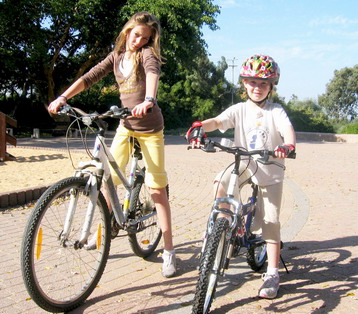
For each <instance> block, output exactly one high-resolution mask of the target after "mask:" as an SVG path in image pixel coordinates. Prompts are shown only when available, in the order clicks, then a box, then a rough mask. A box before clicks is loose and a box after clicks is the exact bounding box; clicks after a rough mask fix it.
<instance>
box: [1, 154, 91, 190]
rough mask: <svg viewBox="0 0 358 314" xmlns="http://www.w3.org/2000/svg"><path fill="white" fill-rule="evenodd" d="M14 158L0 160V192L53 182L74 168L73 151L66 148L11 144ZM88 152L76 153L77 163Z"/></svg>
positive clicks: (69, 173) (68, 173) (75, 160)
mask: <svg viewBox="0 0 358 314" xmlns="http://www.w3.org/2000/svg"><path fill="white" fill-rule="evenodd" d="M7 152H8V153H9V154H11V155H13V156H14V157H16V160H14V161H6V162H1V163H0V173H1V176H0V193H5V192H10V191H16V190H23V189H27V188H31V187H37V186H44V185H50V184H51V183H54V182H56V181H58V180H60V179H62V178H65V177H68V176H71V175H72V174H73V172H74V168H73V167H72V164H71V160H70V158H69V154H68V153H67V151H64V150H53V149H37V148H22V147H20V148H17V147H10V148H8V149H7ZM85 157H86V155H85V154H84V153H72V158H73V160H74V165H77V163H78V162H79V161H80V160H81V159H84V158H85Z"/></svg>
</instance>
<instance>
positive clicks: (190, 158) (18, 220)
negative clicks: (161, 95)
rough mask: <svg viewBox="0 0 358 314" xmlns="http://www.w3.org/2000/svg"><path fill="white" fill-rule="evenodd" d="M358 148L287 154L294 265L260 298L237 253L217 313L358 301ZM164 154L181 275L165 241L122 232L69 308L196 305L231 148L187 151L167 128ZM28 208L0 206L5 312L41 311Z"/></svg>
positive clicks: (288, 255)
mask: <svg viewBox="0 0 358 314" xmlns="http://www.w3.org/2000/svg"><path fill="white" fill-rule="evenodd" d="M59 142H61V140H59ZM46 143H47V142H46ZM46 143H44V144H46ZM61 143H62V142H61ZM61 143H59V144H58V145H57V146H56V147H59V146H60V145H61ZM44 144H43V145H44ZM53 144H54V143H52V145H53ZM20 145H27V144H25V143H21V144H20ZM28 145H34V143H33V141H32V142H31V141H29V143H28ZM36 145H38V146H39V145H40V144H39V141H37V142H36ZM337 151H339V154H336V153H335V152H337ZM357 151H358V144H352V145H348V144H341V143H314V142H302V143H299V144H298V152H299V154H298V159H297V160H295V161H288V163H287V166H288V170H287V173H286V174H287V179H286V180H285V184H284V204H283V205H284V206H283V209H282V214H281V216H282V224H283V231H282V233H283V239H284V240H285V242H286V245H285V248H284V250H283V256H284V258H285V260H286V262H287V264H288V268H289V270H290V274H286V273H285V272H284V270H283V269H281V281H282V285H281V289H280V292H279V295H278V298H277V299H275V300H260V299H258V298H257V297H256V294H257V290H258V288H259V286H260V285H261V280H260V274H257V273H253V272H252V271H250V269H249V268H248V266H247V264H246V262H245V260H244V259H243V258H236V259H234V260H233V262H232V264H231V267H230V269H229V271H228V272H227V274H226V276H225V277H224V279H223V280H222V281H221V283H220V284H219V287H218V293H217V298H216V299H215V301H214V303H213V306H212V313H267V312H269V313H271V312H285V313H328V312H333V313H347V312H351V313H353V312H355V311H356V309H357V308H358V291H357V281H358V258H357V257H358V249H357V243H358V236H357V231H356V230H357V225H358V213H357V199H358V192H357V187H356V182H357V179H358V177H357V174H358V171H357V170H358V169H357V166H356V163H355V160H356V152H357ZM35 153H36V152H34V154H35ZM166 154H167V155H166V156H167V170H168V173H169V180H170V186H171V197H170V201H171V206H172V212H173V225H174V237H175V244H176V250H177V256H178V259H179V260H178V276H177V277H175V278H171V279H165V278H162V276H161V274H160V267H161V258H160V257H159V256H158V254H159V250H158V251H156V252H155V254H154V255H153V256H152V257H150V258H149V259H148V260H143V259H140V258H138V257H136V256H133V254H132V253H131V250H130V248H129V245H128V242H127V239H126V238H121V239H115V240H114V241H113V242H112V246H111V252H110V258H109V261H108V264H107V267H106V270H105V273H104V275H103V277H102V279H101V281H100V283H99V286H98V288H96V289H95V291H94V292H93V294H92V295H91V296H90V297H89V299H88V300H87V302H86V303H85V304H84V305H83V306H81V307H80V308H78V309H77V310H75V311H73V312H72V313H169V312H170V313H190V308H191V307H190V306H191V302H192V298H193V291H194V290H195V283H196V278H197V271H196V266H197V264H198V254H199V250H200V245H201V242H200V239H201V235H202V233H203V231H204V228H205V222H206V219H207V215H208V209H209V208H210V204H211V200H212V196H211V188H212V185H211V182H212V178H213V176H214V175H215V174H216V172H217V171H218V170H219V169H221V168H222V167H223V166H224V165H227V163H228V161H229V159H228V158H229V157H228V156H226V155H225V154H210V155H209V154H205V153H203V152H201V151H197V150H195V151H193V150H191V151H187V150H186V149H185V143H184V142H183V140H182V139H180V138H177V137H167V146H166ZM338 156H339V158H337V157H338ZM353 182H354V183H355V184H353ZM28 215H29V210H26V209H22V208H19V209H14V210H10V211H6V212H2V213H1V220H0V237H1V242H0V243H1V244H0V253H1V256H2V257H1V261H0V266H1V271H0V290H1V301H0V313H24V312H26V313H42V312H43V311H42V310H40V309H39V308H38V307H37V306H36V305H35V304H34V302H33V301H32V300H29V299H28V294H27V292H26V290H25V288H24V285H23V282H22V278H21V272H20V259H19V250H20V243H21V239H22V232H23V229H24V224H25V222H26V219H27V217H28Z"/></svg>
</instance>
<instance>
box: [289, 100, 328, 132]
mask: <svg viewBox="0 0 358 314" xmlns="http://www.w3.org/2000/svg"><path fill="white" fill-rule="evenodd" d="M285 109H286V111H287V114H288V116H289V118H290V120H291V122H292V124H293V127H294V129H295V131H299V132H325V133H332V132H334V127H333V124H332V122H331V121H330V120H329V119H328V117H327V115H326V114H325V113H324V112H323V111H322V109H321V107H319V106H318V105H317V104H316V102H315V101H314V100H312V99H308V100H306V101H299V100H298V99H297V97H295V96H294V97H293V98H292V99H291V100H290V101H289V102H288V104H287V107H286V108H285Z"/></svg>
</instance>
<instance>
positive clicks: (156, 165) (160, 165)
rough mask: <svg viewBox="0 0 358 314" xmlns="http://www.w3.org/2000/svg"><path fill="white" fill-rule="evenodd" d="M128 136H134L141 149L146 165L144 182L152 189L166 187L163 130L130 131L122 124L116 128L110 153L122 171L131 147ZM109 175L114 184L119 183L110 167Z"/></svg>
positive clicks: (123, 171)
mask: <svg viewBox="0 0 358 314" xmlns="http://www.w3.org/2000/svg"><path fill="white" fill-rule="evenodd" d="M130 137H134V138H136V139H137V140H138V142H139V144H140V147H141V149H142V154H143V161H144V165H145V167H146V175H145V183H146V184H147V185H148V186H149V187H151V188H153V189H160V188H164V187H166V186H167V184H168V177H167V173H166V171H165V160H164V135H163V131H159V132H156V133H139V132H135V131H130V130H128V129H126V128H125V127H124V126H122V125H120V126H119V127H118V128H117V131H116V135H115V136H114V139H113V142H112V145H111V154H112V155H113V157H114V159H115V161H116V163H117V164H118V166H119V168H120V170H121V171H122V173H125V169H126V166H127V164H128V161H129V158H130V156H131V152H132V149H133V147H132V144H131V143H130ZM111 175H112V178H113V182H114V184H115V185H119V184H121V182H120V180H119V178H118V176H117V175H116V173H115V172H114V170H113V169H111Z"/></svg>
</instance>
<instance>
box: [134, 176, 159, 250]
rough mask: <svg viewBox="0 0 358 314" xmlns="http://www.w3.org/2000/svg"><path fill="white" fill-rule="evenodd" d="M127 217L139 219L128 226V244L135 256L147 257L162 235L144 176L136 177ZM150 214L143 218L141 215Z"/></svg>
mask: <svg viewBox="0 0 358 314" xmlns="http://www.w3.org/2000/svg"><path fill="white" fill-rule="evenodd" d="M129 213H130V214H129V218H130V219H136V220H139V221H138V222H137V223H136V224H135V225H133V226H131V227H129V229H128V237H129V244H130V246H131V248H132V250H133V252H134V254H136V255H137V256H140V257H148V256H149V255H151V254H152V253H153V252H154V251H155V249H156V248H157V246H158V244H159V241H160V239H161V236H162V231H161V230H160V226H159V223H158V216H157V211H156V208H155V204H154V201H153V199H152V196H151V195H150V189H149V187H148V186H147V185H146V184H145V183H144V177H143V176H138V177H137V178H136V181H135V184H134V189H133V192H132V196H131V201H130V207H129ZM146 216H150V217H149V218H147V219H145V220H140V219H141V218H143V217H146Z"/></svg>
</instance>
